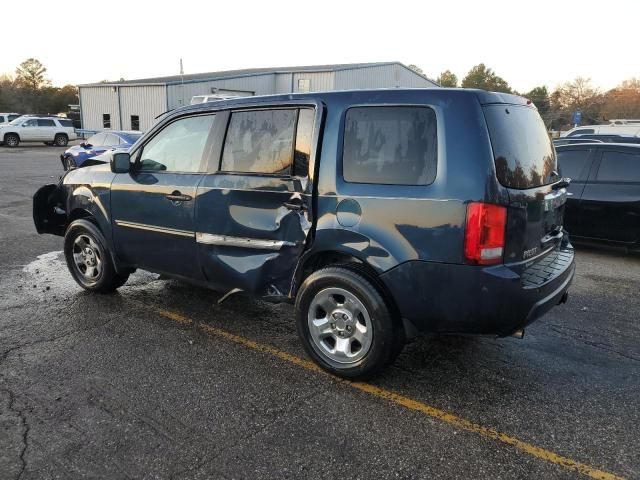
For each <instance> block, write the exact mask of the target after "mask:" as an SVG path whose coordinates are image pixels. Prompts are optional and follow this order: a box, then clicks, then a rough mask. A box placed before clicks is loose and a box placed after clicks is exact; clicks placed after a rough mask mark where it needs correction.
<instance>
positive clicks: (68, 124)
mask: <svg viewBox="0 0 640 480" xmlns="http://www.w3.org/2000/svg"><path fill="white" fill-rule="evenodd" d="M58 121H59V122H60V125H62V126H63V127H71V128H73V120H58Z"/></svg>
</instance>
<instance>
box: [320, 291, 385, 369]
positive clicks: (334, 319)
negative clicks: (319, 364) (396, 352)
mask: <svg viewBox="0 0 640 480" xmlns="http://www.w3.org/2000/svg"><path fill="white" fill-rule="evenodd" d="M307 322H308V327H309V334H310V336H311V340H312V342H313V344H314V346H315V347H316V349H317V350H318V351H319V352H320V353H321V354H322V355H323V356H325V357H327V358H328V359H329V360H332V361H333V362H335V363H339V364H342V365H348V364H353V363H356V362H359V361H360V360H362V359H363V358H364V357H365V356H366V355H367V353H368V352H369V350H370V349H371V344H372V340H373V324H372V322H371V317H370V315H369V312H368V311H367V308H366V307H365V306H364V304H363V303H362V301H360V299H359V298H358V297H357V296H355V295H354V294H353V293H351V292H349V291H348V290H345V289H343V288H338V287H332V288H325V289H324V290H320V291H319V292H318V293H317V294H316V295H315V297H314V298H313V300H311V304H310V305H309V312H308V318H307Z"/></svg>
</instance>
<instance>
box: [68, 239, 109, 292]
mask: <svg viewBox="0 0 640 480" xmlns="http://www.w3.org/2000/svg"><path fill="white" fill-rule="evenodd" d="M73 261H74V264H75V267H76V270H77V272H78V273H79V274H80V275H81V276H82V277H83V279H84V280H85V281H87V282H90V283H95V282H97V281H98V279H99V278H100V276H101V275H102V270H103V268H102V265H103V263H102V254H101V251H100V248H99V247H98V245H97V243H96V241H95V240H94V239H93V238H91V237H90V236H89V235H78V237H77V238H76V239H75V240H74V242H73Z"/></svg>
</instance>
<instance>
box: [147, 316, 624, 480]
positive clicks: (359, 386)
mask: <svg viewBox="0 0 640 480" xmlns="http://www.w3.org/2000/svg"><path fill="white" fill-rule="evenodd" d="M144 306H145V307H146V308H149V306H148V305H144ZM150 308H151V309H152V310H154V311H155V312H156V313H158V314H159V315H161V316H163V317H165V318H168V319H169V320H173V321H174V322H177V323H180V324H182V325H196V326H197V327H198V328H200V329H201V330H203V331H205V332H207V333H210V334H211V335H214V336H216V337H220V338H224V339H226V340H230V341H231V342H234V343H236V344H239V345H242V346H244V347H247V348H250V349H251V350H255V351H258V352H262V353H266V354H269V355H272V356H274V357H277V358H279V359H281V360H284V361H285V362H289V363H292V364H294V365H298V366H299V367H302V368H305V369H307V370H311V371H314V372H318V373H322V374H324V375H328V376H330V377H331V378H333V379H335V380H336V381H338V382H340V383H342V384H344V385H348V386H350V387H352V388H355V389H356V390H360V391H361V392H365V393H368V394H369V395H373V396H375V397H378V398H381V399H383V400H387V401H389V402H392V403H395V404H396V405H399V406H402V407H404V408H406V409H408V410H413V411H415V412H420V413H423V414H425V415H427V416H429V417H432V418H435V419H437V420H440V421H442V422H445V423H448V424H449V425H453V426H455V427H457V428H460V429H462V430H466V431H468V432H472V433H476V434H478V435H480V436H481V437H484V438H488V439H491V440H497V441H499V442H502V443H505V444H507V445H511V446H512V447H515V448H517V449H518V450H520V451H521V452H524V453H527V454H529V455H531V456H533V457H536V458H539V459H541V460H545V461H547V462H550V463H553V464H555V465H559V466H561V467H564V468H566V469H567V470H571V471H574V472H577V473H581V474H583V475H586V476H588V477H591V478H596V479H599V480H624V479H623V477H620V476H618V475H615V474H613V473H609V472H605V471H603V470H599V469H597V468H594V467H591V466H590V465H587V464H584V463H581V462H578V461H576V460H573V459H571V458H568V457H564V456H562V455H558V454H557V453H555V452H552V451H551V450H547V449H544V448H541V447H538V446H536V445H533V444H531V443H528V442H525V441H523V440H520V439H518V438H516V437H513V436H511V435H508V434H506V433H502V432H499V431H498V430H495V429H493V428H490V427H485V426H483V425H480V424H479V423H474V422H472V421H470V420H467V419H465V418H462V417H459V416H457V415H454V414H453V413H449V412H446V411H444V410H440V409H439V408H435V407H432V406H430V405H427V404H425V403H422V402H419V401H417V400H414V399H412V398H409V397H406V396H404V395H400V394H399V393H395V392H392V391H390V390H386V389H384V388H381V387H377V386H375V385H372V384H370V383H366V382H352V381H348V380H344V379H342V378H338V377H336V376H334V375H331V374H329V373H327V372H326V371H324V370H322V369H321V368H320V367H319V366H317V365H316V364H315V363H313V362H312V361H310V360H306V359H303V358H300V357H297V356H295V355H291V354H290V353H287V352H285V351H282V350H280V349H277V348H275V347H272V346H271V345H267V344H264V343H259V342H256V341H254V340H250V339H248V338H245V337H241V336H240V335H236V334H235V333H231V332H229V331H227V330H223V329H221V328H216V327H212V326H209V325H205V324H201V323H199V322H196V321H194V320H191V319H190V318H188V317H185V316H184V315H181V314H179V313H176V312H172V311H169V310H165V309H162V308H156V307H150Z"/></svg>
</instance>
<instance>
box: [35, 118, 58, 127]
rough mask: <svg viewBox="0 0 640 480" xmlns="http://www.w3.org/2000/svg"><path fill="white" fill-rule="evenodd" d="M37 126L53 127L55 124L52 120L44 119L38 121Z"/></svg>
mask: <svg viewBox="0 0 640 480" xmlns="http://www.w3.org/2000/svg"><path fill="white" fill-rule="evenodd" d="M38 126H39V127H55V126H56V122H54V121H53V120H46V119H44V118H40V119H38Z"/></svg>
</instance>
